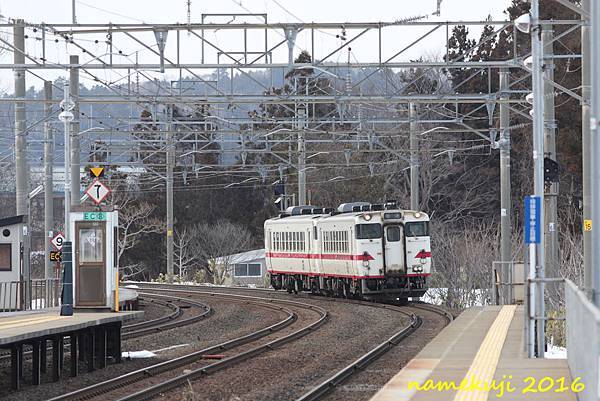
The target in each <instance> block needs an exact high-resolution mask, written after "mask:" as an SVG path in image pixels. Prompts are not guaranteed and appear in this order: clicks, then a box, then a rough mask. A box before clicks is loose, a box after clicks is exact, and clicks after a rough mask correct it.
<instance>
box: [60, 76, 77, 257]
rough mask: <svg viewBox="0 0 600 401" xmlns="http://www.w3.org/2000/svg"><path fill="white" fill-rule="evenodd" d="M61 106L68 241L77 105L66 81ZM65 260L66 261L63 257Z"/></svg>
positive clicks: (68, 235)
mask: <svg viewBox="0 0 600 401" xmlns="http://www.w3.org/2000/svg"><path fill="white" fill-rule="evenodd" d="M60 107H61V108H62V109H63V111H62V112H61V113H60V114H59V115H58V119H59V120H60V121H62V123H63V127H64V138H63V143H64V148H65V149H64V150H65V165H64V191H65V200H64V206H65V226H64V230H63V231H64V234H65V240H66V242H69V241H71V240H72V238H71V236H70V230H69V213H70V212H71V170H70V167H71V149H70V148H71V146H70V137H71V134H70V129H69V128H70V124H69V123H70V122H71V121H73V118H74V116H73V113H72V112H71V110H73V108H74V107H75V105H74V104H73V101H72V100H71V96H70V94H69V83H68V82H65V85H64V87H63V100H62V102H60ZM63 262H66V261H65V260H64V258H63Z"/></svg>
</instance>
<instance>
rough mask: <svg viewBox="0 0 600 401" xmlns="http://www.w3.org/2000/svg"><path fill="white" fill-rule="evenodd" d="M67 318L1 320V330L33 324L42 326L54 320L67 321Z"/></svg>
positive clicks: (44, 317) (47, 317)
mask: <svg viewBox="0 0 600 401" xmlns="http://www.w3.org/2000/svg"><path fill="white" fill-rule="evenodd" d="M65 318H67V316H41V317H36V318H32V319H10V320H8V319H7V320H4V319H1V320H0V329H11V328H15V327H21V326H30V325H33V324H40V323H45V322H49V321H52V320H58V319H65Z"/></svg>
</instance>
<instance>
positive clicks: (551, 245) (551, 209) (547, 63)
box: [542, 25, 559, 305]
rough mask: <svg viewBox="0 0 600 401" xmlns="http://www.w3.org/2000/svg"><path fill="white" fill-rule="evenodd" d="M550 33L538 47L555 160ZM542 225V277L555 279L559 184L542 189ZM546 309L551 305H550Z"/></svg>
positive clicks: (552, 288) (547, 136)
mask: <svg viewBox="0 0 600 401" xmlns="http://www.w3.org/2000/svg"><path fill="white" fill-rule="evenodd" d="M553 38H554V31H553V29H552V25H544V26H543V27H542V44H543V48H544V78H545V80H544V156H545V157H548V158H549V159H552V160H554V161H557V160H556V118H555V111H554V87H553V86H552V84H551V82H553V81H554V67H555V65H554V60H553V59H552V57H553V56H554V49H553V42H552V39H553ZM544 189H545V194H544V201H545V202H546V204H545V206H544V213H545V214H546V215H545V217H544V221H545V222H546V232H545V234H546V235H545V236H544V247H545V252H544V253H545V255H546V261H545V267H546V277H553V278H554V277H558V276H559V249H558V209H557V199H558V192H559V184H558V183H553V184H552V185H545V187H544ZM547 292H548V297H550V298H551V299H553V300H556V299H557V296H558V283H549V284H548V288H547ZM549 305H552V303H550V304H549Z"/></svg>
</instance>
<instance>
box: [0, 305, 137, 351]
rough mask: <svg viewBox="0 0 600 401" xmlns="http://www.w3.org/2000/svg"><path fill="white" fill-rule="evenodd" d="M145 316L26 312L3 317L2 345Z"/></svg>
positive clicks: (124, 313)
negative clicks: (64, 314) (67, 314)
mask: <svg viewBox="0 0 600 401" xmlns="http://www.w3.org/2000/svg"><path fill="white" fill-rule="evenodd" d="M143 315H144V312H140V311H124V312H75V313H74V314H73V316H60V314H59V312H58V311H50V312H43V313H34V314H32V313H23V314H21V315H12V316H10V317H1V318H0V347H1V346H3V345H7V344H12V343H16V342H22V341H25V340H28V339H31V338H37V337H42V336H47V335H48V336H49V335H53V334H59V333H67V332H70V331H75V330H79V329H83V328H86V327H91V326H96V325H99V324H106V323H113V322H118V321H126V320H131V319H136V318H139V317H141V316H143Z"/></svg>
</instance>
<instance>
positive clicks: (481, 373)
mask: <svg viewBox="0 0 600 401" xmlns="http://www.w3.org/2000/svg"><path fill="white" fill-rule="evenodd" d="M516 308H517V307H516V305H507V306H503V307H502V310H500V313H498V316H497V317H496V320H494V323H493V324H492V327H490V329H489V331H488V333H487V335H486V336H485V338H484V340H483V342H482V343H481V346H480V347H479V351H477V355H475V359H473V363H471V366H470V368H469V371H468V372H467V374H466V375H465V379H466V380H467V381H470V380H474V381H477V382H479V383H481V384H482V385H483V387H485V385H486V384H490V383H491V382H492V380H493V379H494V373H495V372H496V366H498V361H499V360H500V353H501V352H502V346H503V345H504V341H505V340H506V335H507V334H508V328H509V326H510V323H511V321H512V318H513V316H514V314H515V310H516ZM488 394H489V389H488V390H478V389H472V388H466V389H460V390H458V392H457V393H456V395H455V396H454V401H486V400H487V398H488Z"/></svg>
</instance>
